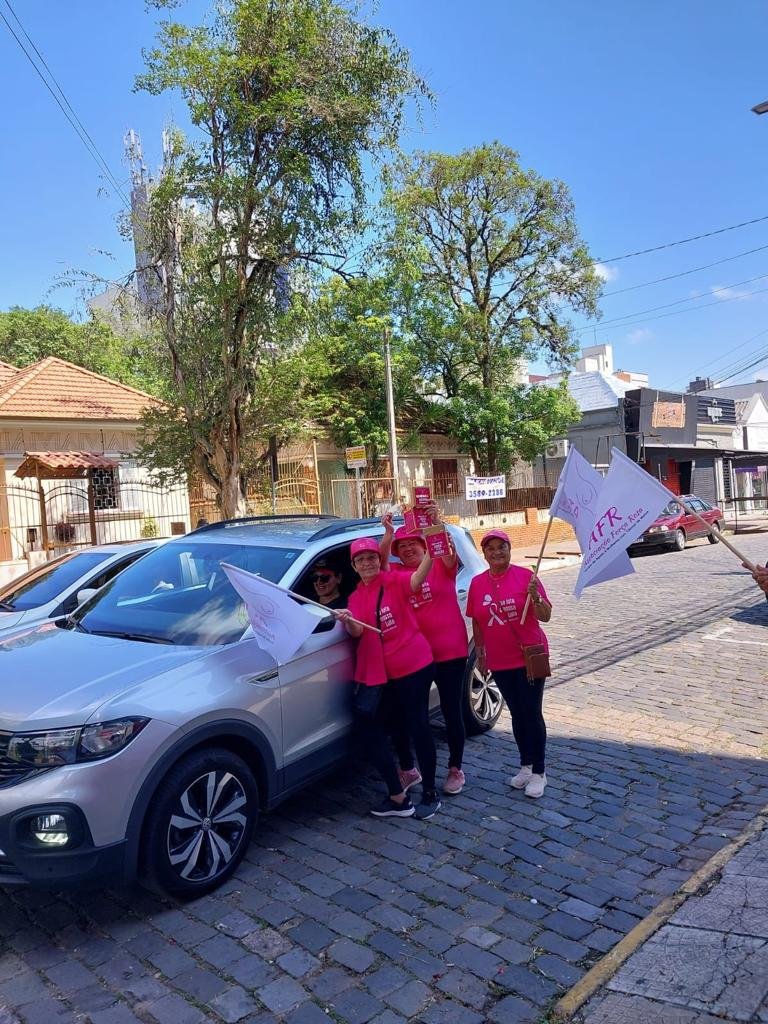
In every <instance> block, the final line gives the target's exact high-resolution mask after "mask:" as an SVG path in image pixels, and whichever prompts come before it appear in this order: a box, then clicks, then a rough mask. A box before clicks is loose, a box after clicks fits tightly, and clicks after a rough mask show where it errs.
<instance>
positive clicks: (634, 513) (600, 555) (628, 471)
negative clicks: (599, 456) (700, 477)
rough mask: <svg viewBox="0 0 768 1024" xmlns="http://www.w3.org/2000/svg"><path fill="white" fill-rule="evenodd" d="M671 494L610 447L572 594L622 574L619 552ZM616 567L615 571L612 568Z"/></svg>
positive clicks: (650, 520)
mask: <svg viewBox="0 0 768 1024" xmlns="http://www.w3.org/2000/svg"><path fill="white" fill-rule="evenodd" d="M674 498H675V495H674V494H672V492H671V491H668V490H667V488H666V487H663V486H662V485H661V484H660V483H659V481H658V480H656V479H655V478H654V477H652V476H651V474H650V473H647V472H646V471H645V470H644V469H643V467H642V466H638V464H637V463H636V462H633V461H632V460H631V459H628V458H627V456H626V455H624V454H623V453H622V452H620V451H619V450H618V448H614V449H613V450H612V451H611V465H610V468H609V469H608V472H607V474H606V476H605V479H604V480H603V483H602V486H601V488H600V492H599V494H598V496H597V500H596V511H595V515H594V517H593V518H592V523H591V528H590V531H589V536H588V538H587V542H586V549H585V550H584V552H583V554H584V561H583V562H582V564H581V571H580V573H579V578H578V580H577V581H576V587H575V589H574V593H575V594H576V596H577V597H580V596H581V592H582V591H583V590H584V588H585V587H589V586H591V585H592V584H594V583H603V582H605V580H609V579H613V578H615V577H616V576H620V575H622V573H621V572H620V571H619V569H620V567H621V563H619V562H618V559H619V556H620V555H625V554H626V550H627V548H628V547H629V545H630V544H631V543H632V542H633V541H634V540H637V538H638V537H639V536H640V535H641V534H642V533H644V532H645V531H646V530H647V529H648V527H649V526H650V525H651V523H652V522H653V521H654V519H656V517H657V516H658V515H659V513H660V512H661V510H662V509H663V508H664V506H665V505H666V504H667V502H668V501H673V500H674ZM613 569H616V571H615V572H613V571H612V570H613Z"/></svg>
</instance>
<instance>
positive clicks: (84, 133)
mask: <svg viewBox="0 0 768 1024" xmlns="http://www.w3.org/2000/svg"><path fill="white" fill-rule="evenodd" d="M3 2H4V3H5V5H6V7H7V8H8V10H9V11H10V13H11V15H12V16H13V18H14V20H15V21H16V23H17V24H18V26H19V28H20V29H21V32H22V33H23V34H24V36H25V37H26V39H27V40H28V42H29V45H30V46H31V47H32V49H33V50H34V52H35V53H36V54H37V56H38V58H39V60H40V62H41V64H42V65H43V67H44V68H45V70H46V72H47V73H48V75H49V77H50V79H51V81H52V82H53V85H54V86H55V87H56V90H58V93H59V95H57V93H56V91H55V90H54V88H53V87H52V86H51V84H50V82H49V81H48V79H47V78H46V77H45V75H44V74H43V72H42V71H41V70H40V67H39V66H38V64H37V63H36V61H35V59H34V58H33V57H32V54H31V53H30V52H29V50H28V49H27V47H26V46H25V45H24V43H23V41H22V40H21V39H20V38H19V36H18V35H17V33H16V31H15V30H14V28H13V25H11V23H10V22H9V21H8V18H6V16H5V14H4V13H3V12H2V11H0V18H1V19H2V20H3V22H4V24H5V26H6V28H7V29H8V31H9V32H10V33H11V35H12V36H13V38H14V39H15V40H16V42H17V43H18V45H19V48H20V49H21V51H22V53H23V54H24V56H25V57H26V58H27V60H28V61H29V63H30V64H31V65H32V68H33V69H34V71H35V73H36V74H37V76H38V77H39V78H40V81H41V82H42V83H43V85H44V86H45V87H46V89H47V90H48V92H49V93H50V94H51V96H52V97H53V99H54V100H55V102H56V104H57V106H58V107H59V109H60V110H61V112H62V114H63V115H64V117H66V119H67V121H68V122H69V124H70V125H71V126H72V128H73V129H74V131H75V133H76V134H77V136H78V138H79V139H80V141H81V142H82V143H83V145H84V146H85V148H86V150H87V151H88V153H89V155H90V156H91V158H92V159H93V160H94V161H95V163H96V165H97V166H98V167H99V169H100V170H101V171H102V172H103V173H104V174H105V175H106V178H107V180H108V182H109V184H110V185H111V186H112V188H113V190H114V192H115V193H116V194H117V196H118V197H119V198H120V199H121V200H122V202H123V203H124V204H125V206H126V207H128V209H130V205H131V204H130V200H129V199H128V197H127V196H126V194H125V193H124V192H123V190H122V188H121V186H120V183H119V182H118V181H117V179H116V178H115V176H114V174H113V173H112V171H111V169H110V167H109V164H108V163H107V161H106V160H105V159H104V157H103V156H102V155H101V153H100V151H99V148H98V146H97V145H96V143H95V142H94V140H93V138H92V137H91V135H90V134H89V132H88V130H87V129H86V127H85V125H84V124H83V123H82V121H81V120H80V118H79V117H78V115H77V113H76V111H75V110H74V108H73V106H72V104H71V103H70V102H69V100H68V99H67V96H66V94H65V92H64V90H63V89H62V88H61V86H60V85H59V83H58V81H57V79H56V76H55V75H54V73H53V72H52V71H51V69H50V67H49V66H48V64H47V63H46V60H45V58H44V57H43V55H42V54H41V53H40V50H39V49H38V48H37V46H36V45H35V43H34V42H33V40H32V39H31V37H30V35H29V33H28V32H27V30H26V29H25V28H24V26H23V24H22V23H21V20H20V19H19V16H18V15H17V14H16V11H15V10H14V9H13V7H12V6H11V4H10V2H9V0H3ZM59 96H60V97H61V98H59Z"/></svg>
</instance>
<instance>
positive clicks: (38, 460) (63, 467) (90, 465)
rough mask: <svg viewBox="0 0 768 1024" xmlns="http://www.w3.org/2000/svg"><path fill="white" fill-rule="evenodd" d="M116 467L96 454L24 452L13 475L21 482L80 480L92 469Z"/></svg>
mask: <svg viewBox="0 0 768 1024" xmlns="http://www.w3.org/2000/svg"><path fill="white" fill-rule="evenodd" d="M117 465H118V463H117V462H116V461H115V460H114V459H108V458H107V457H106V455H99V453H98V452H24V461H23V462H22V464H21V465H20V466H19V468H18V469H17V470H16V472H15V473H14V474H13V475H14V476H18V477H20V478H21V479H22V480H24V479H26V478H28V477H35V478H36V479H38V480H81V479H83V478H84V477H87V476H88V473H89V472H90V470H92V469H115V468H116V467H117Z"/></svg>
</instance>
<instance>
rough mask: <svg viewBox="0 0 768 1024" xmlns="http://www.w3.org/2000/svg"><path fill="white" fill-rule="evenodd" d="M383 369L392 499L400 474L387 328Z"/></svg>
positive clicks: (398, 483)
mask: <svg viewBox="0 0 768 1024" xmlns="http://www.w3.org/2000/svg"><path fill="white" fill-rule="evenodd" d="M384 370H385V378H386V390H387V428H388V430H389V465H390V472H391V474H392V481H393V483H392V492H393V493H392V500H393V502H397V501H398V500H399V498H400V474H399V473H398V467H397V428H396V426H395V397H394V393H393V391H392V352H391V350H390V345H389V329H388V328H386V327H385V328H384Z"/></svg>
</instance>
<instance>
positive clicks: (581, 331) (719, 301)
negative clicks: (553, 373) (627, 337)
mask: <svg viewBox="0 0 768 1024" xmlns="http://www.w3.org/2000/svg"><path fill="white" fill-rule="evenodd" d="M764 292H768V288H758V289H757V291H754V292H749V297H750V298H751V297H752V296H753V295H762V294H763V293H764ZM739 298H741V296H733V297H732V298H730V299H717V300H716V301H715V302H703V303H702V304H701V305H700V306H689V307H688V309H674V310H672V312H671V313H658V314H657V315H656V316H647V317H644V318H643V319H642V320H630V322H629V323H626V324H619V327H620V328H621V329H622V330H623V329H624V328H625V327H636V326H638V325H639V324H646V323H648V321H649V320H663V319H665V317H668V316H680V314H681V313H692V312H693V311H694V310H696V309H709V307H710V306H721V305H722V304H723V303H724V302H736V301H737V299H739ZM604 326H605V327H609V326H610V325H603V324H593V325H591V326H589V327H579V328H578V329H577V330H576V331H575V332H574V333H575V334H584V333H585V332H586V331H602V330H603V329H604ZM614 329H615V328H614Z"/></svg>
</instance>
